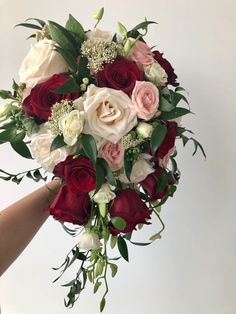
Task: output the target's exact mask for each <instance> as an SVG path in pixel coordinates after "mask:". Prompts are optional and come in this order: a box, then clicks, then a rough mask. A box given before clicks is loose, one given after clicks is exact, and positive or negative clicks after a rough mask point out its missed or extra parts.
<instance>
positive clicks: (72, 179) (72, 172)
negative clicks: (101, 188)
mask: <svg viewBox="0 0 236 314" xmlns="http://www.w3.org/2000/svg"><path fill="white" fill-rule="evenodd" d="M54 173H55V174H56V175H57V176H59V177H62V178H64V179H65V181H66V184H67V185H68V186H69V187H70V189H72V190H73V191H74V192H84V193H87V192H90V191H92V190H94V189H95V188H96V173H95V169H94V166H93V164H92V162H91V160H90V159H88V158H87V157H84V156H79V157H78V158H75V159H73V157H72V156H68V157H67V158H66V160H65V161H63V162H61V163H59V164H58V165H57V166H56V167H55V168H54Z"/></svg>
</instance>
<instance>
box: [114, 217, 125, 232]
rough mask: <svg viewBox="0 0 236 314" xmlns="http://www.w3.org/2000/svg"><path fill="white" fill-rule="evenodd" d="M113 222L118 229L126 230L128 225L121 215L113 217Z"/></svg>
mask: <svg viewBox="0 0 236 314" xmlns="http://www.w3.org/2000/svg"><path fill="white" fill-rule="evenodd" d="M111 222H112V224H113V226H114V227H115V228H116V229H118V230H124V229H125V227H126V221H125V220H124V219H123V218H121V217H112V218H111Z"/></svg>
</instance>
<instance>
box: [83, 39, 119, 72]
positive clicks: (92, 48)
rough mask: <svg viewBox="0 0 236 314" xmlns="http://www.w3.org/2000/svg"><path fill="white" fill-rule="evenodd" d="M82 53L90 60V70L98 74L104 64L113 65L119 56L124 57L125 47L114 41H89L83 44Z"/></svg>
mask: <svg viewBox="0 0 236 314" xmlns="http://www.w3.org/2000/svg"><path fill="white" fill-rule="evenodd" d="M81 53H82V55H84V56H85V57H87V58H88V60H89V64H88V67H89V69H90V70H91V71H92V72H93V73H97V72H99V71H101V70H102V69H103V65H104V63H112V62H113V61H114V60H115V58H116V57H117V56H118V55H123V47H122V45H120V44H118V43H115V42H114V41H111V42H107V41H105V40H94V39H88V40H86V41H85V42H84V43H83V44H82V46H81Z"/></svg>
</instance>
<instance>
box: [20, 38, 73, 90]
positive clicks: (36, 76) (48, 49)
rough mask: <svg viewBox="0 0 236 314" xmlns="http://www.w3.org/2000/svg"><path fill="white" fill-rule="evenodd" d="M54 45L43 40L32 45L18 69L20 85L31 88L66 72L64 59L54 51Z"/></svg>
mask: <svg viewBox="0 0 236 314" xmlns="http://www.w3.org/2000/svg"><path fill="white" fill-rule="evenodd" d="M55 45H56V43H55V42H54V41H52V40H49V39H43V40H40V41H39V42H37V43H36V44H34V45H32V47H31V49H30V51H29V53H28V54H27V55H26V57H25V59H24V60H23V63H22V65H21V67H20V71H19V77H20V83H25V84H26V85H27V86H28V85H29V86H30V87H31V88H32V87H34V86H35V85H36V84H37V83H39V82H43V81H46V80H47V79H48V78H49V77H51V76H52V75H54V74H60V73H62V72H67V71H68V65H67V63H66V62H65V60H64V58H63V57H62V56H61V55H60V54H59V53H58V52H57V51H56V50H55Z"/></svg>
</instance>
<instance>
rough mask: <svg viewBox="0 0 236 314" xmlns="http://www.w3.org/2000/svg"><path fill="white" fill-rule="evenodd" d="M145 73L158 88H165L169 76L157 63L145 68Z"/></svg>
mask: <svg viewBox="0 0 236 314" xmlns="http://www.w3.org/2000/svg"><path fill="white" fill-rule="evenodd" d="M144 73H145V76H146V78H147V79H148V80H149V81H151V82H152V83H154V84H155V85H156V86H165V85H166V83H167V79H168V75H167V73H166V71H165V70H164V69H163V68H162V67H161V66H160V64H159V63H158V62H157V61H154V62H153V63H152V64H151V65H149V66H145V67H144Z"/></svg>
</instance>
